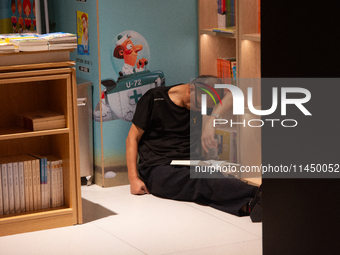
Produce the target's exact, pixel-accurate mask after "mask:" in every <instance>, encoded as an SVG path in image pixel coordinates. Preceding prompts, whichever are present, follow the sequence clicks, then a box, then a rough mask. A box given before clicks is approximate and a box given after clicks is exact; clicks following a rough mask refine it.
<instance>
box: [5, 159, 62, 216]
mask: <svg viewBox="0 0 340 255" xmlns="http://www.w3.org/2000/svg"><path fill="white" fill-rule="evenodd" d="M32 155H34V156H32ZM32 155H29V154H24V155H16V156H10V157H1V158H0V215H4V214H5V215H6V214H13V213H20V212H29V211H33V210H40V209H46V208H50V207H58V206H62V205H64V191H63V188H64V187H63V186H64V184H63V167H62V160H61V159H59V158H57V157H55V156H52V155H48V156H40V155H38V154H32Z"/></svg>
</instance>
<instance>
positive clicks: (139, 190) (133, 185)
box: [130, 178, 150, 195]
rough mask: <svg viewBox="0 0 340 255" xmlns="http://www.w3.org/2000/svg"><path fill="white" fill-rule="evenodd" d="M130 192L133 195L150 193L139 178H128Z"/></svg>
mask: <svg viewBox="0 0 340 255" xmlns="http://www.w3.org/2000/svg"><path fill="white" fill-rule="evenodd" d="M130 192H131V194H133V195H144V194H150V192H149V190H148V189H147V187H146V186H145V183H144V182H143V181H142V180H141V179H139V178H135V179H133V180H130Z"/></svg>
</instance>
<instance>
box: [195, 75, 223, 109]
mask: <svg viewBox="0 0 340 255" xmlns="http://www.w3.org/2000/svg"><path fill="white" fill-rule="evenodd" d="M215 84H222V81H221V79H220V78H218V77H216V76H213V75H201V76H199V77H197V78H196V79H194V80H193V81H192V82H191V83H190V109H191V110H194V111H200V110H201V106H202V105H201V104H202V95H203V94H206V99H207V100H206V106H207V108H213V107H215V106H216V105H217V104H218V103H219V102H220V100H222V98H223V89H215V88H214V87H215Z"/></svg>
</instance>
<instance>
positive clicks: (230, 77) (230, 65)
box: [217, 58, 237, 85]
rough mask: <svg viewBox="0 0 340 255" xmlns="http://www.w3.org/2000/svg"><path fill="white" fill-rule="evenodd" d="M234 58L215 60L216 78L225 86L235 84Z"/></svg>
mask: <svg viewBox="0 0 340 255" xmlns="http://www.w3.org/2000/svg"><path fill="white" fill-rule="evenodd" d="M236 67H237V66H236V58H218V59H217V76H218V77H219V78H221V79H222V81H223V83H225V84H232V85H237V84H236V77H237V76H236Z"/></svg>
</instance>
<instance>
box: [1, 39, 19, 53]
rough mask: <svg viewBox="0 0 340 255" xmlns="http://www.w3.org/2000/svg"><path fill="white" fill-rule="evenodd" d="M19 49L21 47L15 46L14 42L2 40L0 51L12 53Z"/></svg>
mask: <svg viewBox="0 0 340 255" xmlns="http://www.w3.org/2000/svg"><path fill="white" fill-rule="evenodd" d="M18 51H19V49H17V48H15V46H14V44H13V43H7V42H5V41H4V40H0V53H12V52H18Z"/></svg>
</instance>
